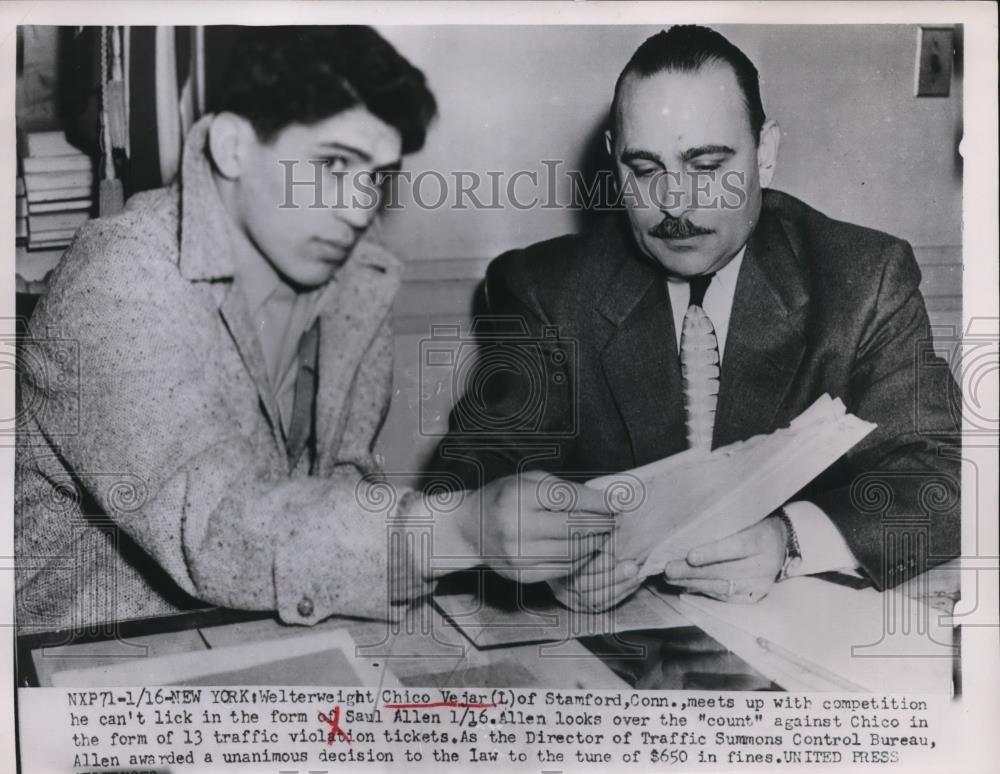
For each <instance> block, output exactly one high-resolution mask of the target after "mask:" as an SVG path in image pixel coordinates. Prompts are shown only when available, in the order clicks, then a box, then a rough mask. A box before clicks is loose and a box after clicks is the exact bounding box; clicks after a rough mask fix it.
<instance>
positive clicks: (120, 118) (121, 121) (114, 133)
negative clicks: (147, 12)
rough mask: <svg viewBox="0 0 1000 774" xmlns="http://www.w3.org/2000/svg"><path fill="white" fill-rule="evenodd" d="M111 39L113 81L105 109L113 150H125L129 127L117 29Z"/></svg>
mask: <svg viewBox="0 0 1000 774" xmlns="http://www.w3.org/2000/svg"><path fill="white" fill-rule="evenodd" d="M108 35H110V37H111V51H110V54H111V80H110V81H109V82H108V86H107V96H106V102H105V106H104V109H105V111H106V112H107V115H108V129H109V131H110V134H111V148H112V149H115V150H121V151H124V150H125V143H126V137H127V135H128V126H127V124H126V120H125V79H124V76H123V75H122V43H121V37H120V36H119V31H118V28H117V27H111V28H109V29H108Z"/></svg>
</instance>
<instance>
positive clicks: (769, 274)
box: [434, 191, 960, 588]
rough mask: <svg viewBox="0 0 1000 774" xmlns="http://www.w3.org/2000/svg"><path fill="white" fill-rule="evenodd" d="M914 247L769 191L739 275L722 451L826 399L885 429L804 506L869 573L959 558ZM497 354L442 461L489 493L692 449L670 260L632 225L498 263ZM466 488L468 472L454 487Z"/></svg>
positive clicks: (462, 406)
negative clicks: (540, 473)
mask: <svg viewBox="0 0 1000 774" xmlns="http://www.w3.org/2000/svg"><path fill="white" fill-rule="evenodd" d="M919 284H920V270H919V268H918V267H917V264H916V261H915V260H914V257H913V253H912V250H911V249H910V246H909V245H908V244H907V243H906V242H903V241H901V240H899V239H896V238H894V237H891V236H889V235H887V234H883V233H880V232H877V231H872V230H870V229H866V228H861V227H859V226H854V225H851V224H848V223H842V222H838V221H834V220H831V219H830V218H827V217H826V216H824V215H822V214H821V213H819V212H817V211H816V210H813V209H811V208H810V207H808V206H807V205H805V204H804V203H802V202H800V201H799V200H797V199H795V198H793V197H791V196H788V195H787V194H783V193H780V192H777V191H766V192H765V196H764V206H763V211H762V213H761V217H760V220H759V222H758V225H757V227H756V228H755V230H754V232H753V234H752V235H751V238H750V240H749V242H748V245H747V251H746V254H745V257H744V261H743V265H742V267H741V269H740V275H739V278H738V281H737V288H736V294H735V298H734V303H733V310H732V317H731V320H730V327H729V334H728V340H727V344H726V353H725V359H724V362H723V364H722V374H721V386H720V394H719V404H718V411H717V416H716V424H715V434H714V440H713V445H714V446H716V447H718V446H724V445H727V444H730V443H733V442H734V441H739V440H743V439H746V438H749V437H751V436H753V435H756V434H759V433H768V432H771V431H773V430H775V429H777V428H780V427H782V426H785V425H787V424H788V423H789V422H790V421H791V420H792V419H794V418H795V417H796V416H797V415H798V414H799V413H801V412H802V411H803V410H804V409H806V408H807V407H808V406H809V405H810V404H811V403H812V402H813V401H814V400H816V398H818V397H819V396H821V395H822V394H823V393H829V394H830V395H832V396H834V397H839V398H840V399H841V400H843V402H844V403H845V404H846V406H847V409H848V411H850V412H852V413H854V414H856V415H857V416H859V417H861V418H862V419H866V420H869V421H871V422H875V423H877V424H878V429H877V430H875V431H874V432H873V433H872V434H871V435H869V436H868V437H867V438H866V439H864V440H863V441H862V442H861V443H860V444H858V446H856V447H855V448H854V449H853V450H852V451H851V452H850V453H848V454H847V455H845V456H844V457H843V458H842V459H841V460H840V461H839V462H838V463H836V464H835V465H834V466H832V467H831V468H830V469H828V470H827V471H826V472H825V473H824V474H823V475H822V476H821V477H820V478H819V479H817V480H816V481H814V482H813V483H812V484H811V485H810V486H809V487H807V488H806V489H805V490H804V491H803V492H801V493H799V496H798V497H797V498H796V499H806V500H809V501H811V502H814V503H815V504H816V505H818V506H819V507H820V508H822V509H823V511H824V512H825V513H826V514H828V516H829V517H830V518H831V519H832V520H833V522H834V523H835V524H836V526H837V527H838V528H839V530H840V531H841V532H842V533H843V535H844V537H845V538H846V540H847V543H848V545H849V546H850V548H851V549H852V551H853V552H854V555H855V556H856V557H857V559H858V560H859V562H860V565H861V568H862V570H863V571H864V572H866V573H867V574H868V575H869V576H870V579H871V580H872V582H873V583H874V584H875V585H876V586H877V587H879V588H885V587H889V586H893V585H895V584H897V583H899V582H901V581H903V580H905V579H906V578H908V577H910V576H912V575H915V574H917V573H919V572H921V571H923V570H925V569H927V568H928V567H929V566H931V565H933V564H936V563H939V562H942V561H945V560H947V559H949V558H951V557H953V556H955V555H957V554H958V551H959V545H960V525H959V518H960V508H959V481H960V475H959V462H958V451H959V449H960V439H959V435H958V433H959V429H958V422H959V417H960V409H959V403H958V401H957V395H958V393H957V388H956V387H955V384H954V381H953V379H952V378H951V375H950V372H949V370H948V368H947V366H946V365H945V364H944V362H943V361H942V360H940V359H939V358H937V357H935V356H934V355H933V349H932V340H931V334H930V330H929V326H928V320H927V313H926V310H925V307H924V301H923V298H922V296H921V294H920V291H919ZM484 301H485V309H484V311H485V312H486V313H487V314H488V315H495V316H496V315H498V316H505V317H501V318H499V319H490V318H478V320H477V327H476V331H477V333H478V335H479V338H480V343H481V346H480V361H479V367H478V370H477V371H476V372H475V376H474V378H473V379H470V380H468V381H467V382H466V384H465V387H466V389H467V392H466V396H465V398H464V399H463V400H462V401H461V402H460V403H459V404H458V405H457V406H456V408H455V410H454V411H453V414H452V418H451V425H450V433H449V436H448V437H447V438H446V439H445V440H444V442H443V443H442V444H441V447H440V448H439V450H438V456H437V458H436V460H435V462H434V466H435V467H436V468H437V469H438V470H441V469H445V470H447V471H449V472H450V474H452V475H453V476H457V477H458V478H459V479H460V480H461V481H462V484H463V486H466V487H478V486H481V485H482V484H483V483H485V482H487V481H489V480H492V479H494V478H497V477H500V476H503V475H507V474H509V473H513V472H515V471H516V470H518V469H526V468H538V469H544V470H548V471H552V472H559V473H562V474H565V475H570V474H581V475H583V476H589V475H593V474H596V473H605V472H614V471H620V470H625V469H629V468H632V467H634V466H637V465H643V464H645V463H648V462H651V461H654V460H657V459H660V458H662V457H665V456H667V455H670V454H674V453H676V452H679V451H681V450H683V449H684V448H685V447H686V441H685V432H684V406H683V393H682V388H681V374H680V366H679V361H678V355H677V346H676V336H675V333H674V324H673V317H672V313H671V308H670V298H669V294H668V292H667V287H666V281H665V277H664V274H663V272H662V270H661V269H660V267H659V266H658V265H657V264H655V263H654V262H652V261H650V260H649V259H648V258H646V257H645V256H644V255H643V254H642V253H640V252H639V250H638V248H637V247H636V246H635V243H634V241H633V238H632V236H631V234H630V232H629V231H628V226H627V222H626V221H625V218H624V217H623V216H621V215H614V216H610V217H608V218H605V219H603V220H602V221H600V222H598V223H597V224H595V225H594V226H593V227H592V228H590V229H589V230H588V231H586V232H584V233H582V234H578V235H572V236H563V237H559V238H557V239H552V240H549V241H547V242H542V243H540V244H536V245H533V246H531V247H528V248H526V249H524V250H515V251H512V252H509V253H506V254H504V255H502V256H500V257H499V258H497V259H496V260H495V261H494V262H493V263H492V264H491V265H490V267H489V270H488V272H487V276H486V281H485V294H484ZM453 480H454V479H453Z"/></svg>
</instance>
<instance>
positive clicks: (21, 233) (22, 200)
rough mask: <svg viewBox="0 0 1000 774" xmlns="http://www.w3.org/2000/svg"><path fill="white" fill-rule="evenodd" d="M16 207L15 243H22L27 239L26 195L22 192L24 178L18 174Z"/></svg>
mask: <svg viewBox="0 0 1000 774" xmlns="http://www.w3.org/2000/svg"><path fill="white" fill-rule="evenodd" d="M16 201H17V207H16V209H15V213H14V217H15V220H14V223H15V225H16V230H15V231H14V238H15V244H17V245H23V244H24V243H25V242H27V241H28V197H27V196H26V195H25V193H24V178H23V177H21V176H20V175H18V178H17V200H16Z"/></svg>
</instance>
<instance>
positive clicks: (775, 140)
mask: <svg viewBox="0 0 1000 774" xmlns="http://www.w3.org/2000/svg"><path fill="white" fill-rule="evenodd" d="M780 144H781V127H780V126H778V122H777V121H766V122H765V123H764V126H762V127H761V129H760V142H758V143H757V172H758V174H759V175H760V187H761V188H767V187H768V186H769V185H770V184H771V179H772V178H773V177H774V171H775V168H776V167H777V165H778V146H779V145H780Z"/></svg>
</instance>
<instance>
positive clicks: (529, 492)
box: [456, 472, 616, 583]
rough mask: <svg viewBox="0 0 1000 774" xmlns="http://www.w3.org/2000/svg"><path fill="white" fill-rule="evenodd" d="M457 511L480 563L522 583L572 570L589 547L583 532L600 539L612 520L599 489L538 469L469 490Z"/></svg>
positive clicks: (463, 532) (461, 530) (463, 534)
mask: <svg viewBox="0 0 1000 774" xmlns="http://www.w3.org/2000/svg"><path fill="white" fill-rule="evenodd" d="M456 515H457V517H458V521H457V524H456V526H457V529H458V531H459V533H460V534H461V537H462V538H463V541H464V542H465V544H466V545H468V546H471V547H472V550H473V551H476V553H477V554H478V559H479V563H481V564H485V565H487V566H489V567H490V568H492V569H493V570H494V571H495V572H496V573H497V574H499V575H502V576H503V577H505V578H510V579H512V580H516V581H520V582H522V583H534V582H538V581H543V580H549V579H550V578H558V577H563V576H566V575H569V574H571V573H572V572H573V571H574V570H576V569H578V568H579V567H580V566H581V565H582V563H583V561H585V560H586V559H587V558H588V557H589V553H590V552H591V551H592V550H593V548H592V545H593V544H592V543H591V541H590V539H586V538H593V539H594V540H597V541H598V542H600V541H602V540H603V536H606V535H608V534H609V533H610V532H611V531H612V530H613V529H614V528H615V525H616V522H615V514H614V512H613V511H611V510H610V508H609V507H608V504H607V503H606V502H605V498H604V494H603V492H601V491H599V490H596V489H591V488H590V487H587V486H584V485H582V484H576V483H574V482H572V481H566V480H564V479H561V478H557V477H556V476H553V475H550V474H546V473H539V472H528V473H522V474H520V475H517V476H507V477H506V478H501V479H498V480H496V481H493V482H491V483H489V484H487V485H486V486H484V487H483V488H482V489H480V490H479V491H478V492H470V493H468V495H467V497H466V501H465V502H464V503H463V505H462V506H461V508H460V511H459V513H458V514H456ZM477 547H478V550H477Z"/></svg>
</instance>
